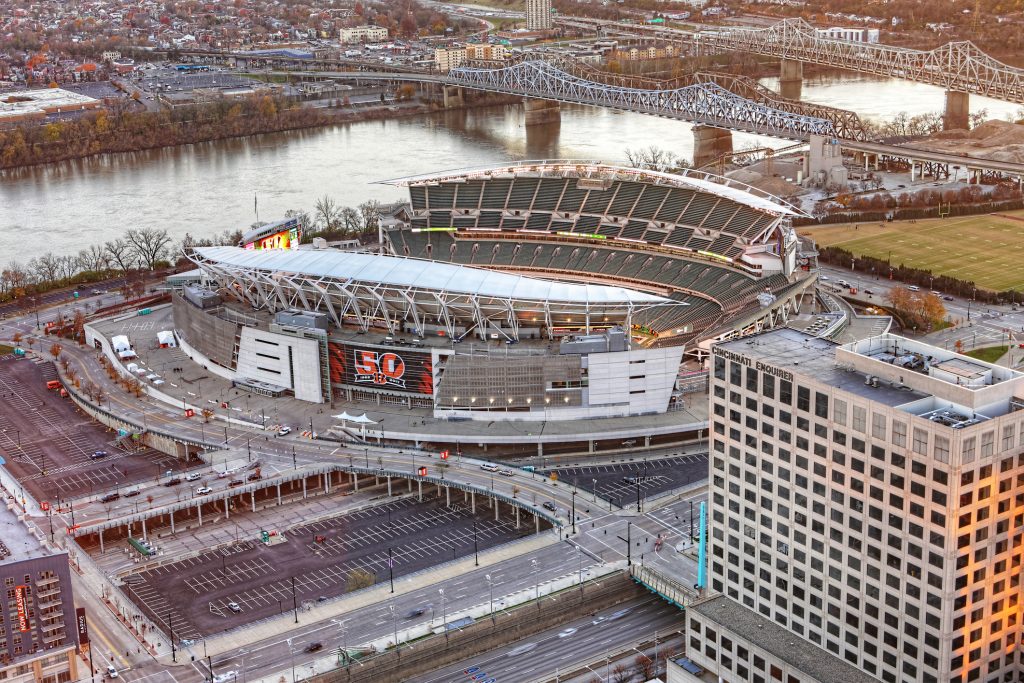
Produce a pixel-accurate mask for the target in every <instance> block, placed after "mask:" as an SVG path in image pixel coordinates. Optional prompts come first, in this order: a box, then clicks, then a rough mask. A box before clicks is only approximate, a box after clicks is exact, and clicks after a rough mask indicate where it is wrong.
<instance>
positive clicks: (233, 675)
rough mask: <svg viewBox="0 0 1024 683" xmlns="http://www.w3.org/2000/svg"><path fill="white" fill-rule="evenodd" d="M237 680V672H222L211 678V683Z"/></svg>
mask: <svg viewBox="0 0 1024 683" xmlns="http://www.w3.org/2000/svg"><path fill="white" fill-rule="evenodd" d="M237 678H238V672H237V671H223V672H221V673H219V674H217V675H216V676H214V677H213V683H228V681H233V680H235V679H237Z"/></svg>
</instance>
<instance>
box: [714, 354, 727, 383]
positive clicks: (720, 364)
mask: <svg viewBox="0 0 1024 683" xmlns="http://www.w3.org/2000/svg"><path fill="white" fill-rule="evenodd" d="M715 379H725V359H724V358H722V357H721V356H715Z"/></svg>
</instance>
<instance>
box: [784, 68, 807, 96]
mask: <svg viewBox="0 0 1024 683" xmlns="http://www.w3.org/2000/svg"><path fill="white" fill-rule="evenodd" d="M803 86H804V63H803V62H799V61H797V60H795V59H780V60H779V94H780V95H782V96H783V97H784V98H786V99H787V100H799V99H800V94H801V91H802V90H803Z"/></svg>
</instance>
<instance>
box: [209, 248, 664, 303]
mask: <svg viewBox="0 0 1024 683" xmlns="http://www.w3.org/2000/svg"><path fill="white" fill-rule="evenodd" d="M195 252H196V253H197V254H199V255H200V256H201V257H202V258H203V260H208V261H215V262H217V263H219V264H221V265H225V266H234V267H239V268H246V269H248V268H251V269H256V270H262V271H273V272H285V273H289V274H296V275H308V276H314V277H325V278H330V279H332V280H337V281H342V282H365V283H370V284H379V285H383V286H389V285H391V286H397V287H415V288H417V289H424V290H435V291H439V292H448V293H452V294H469V295H473V296H483V297H493V298H501V299H515V300H523V301H551V302H565V303H582V304H587V303H590V304H616V303H620V304H658V303H669V302H670V300H669V299H666V298H664V297H660V296H656V295H654V294H646V293H644V292H638V291H636V290H634V289H627V288H625V287H613V286H607V285H596V284H574V283H567V282H554V281H551V280H543V279H540V278H535V277H527V276H525V275H513V274H511V273H501V272H495V271H491V270H483V269H480V268H472V267H469V266H460V265H455V264H451V263H441V262H437V261H426V260H422V259H414V258H405V257H399V256H380V255H377V254H361V253H352V252H338V251H306V250H302V251H291V250H286V249H273V250H253V249H240V248H238V247H201V248H198V249H195Z"/></svg>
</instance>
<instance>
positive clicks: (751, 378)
mask: <svg viewBox="0 0 1024 683" xmlns="http://www.w3.org/2000/svg"><path fill="white" fill-rule="evenodd" d="M757 375H758V372H757V370H755V369H754V368H747V391H753V392H755V393H756V392H757Z"/></svg>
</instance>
